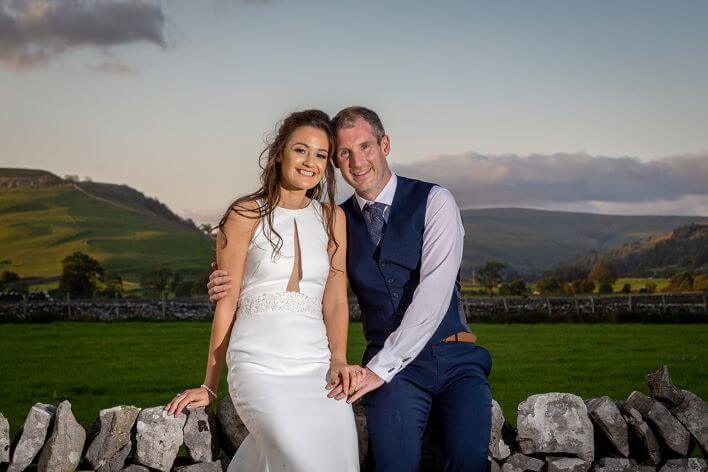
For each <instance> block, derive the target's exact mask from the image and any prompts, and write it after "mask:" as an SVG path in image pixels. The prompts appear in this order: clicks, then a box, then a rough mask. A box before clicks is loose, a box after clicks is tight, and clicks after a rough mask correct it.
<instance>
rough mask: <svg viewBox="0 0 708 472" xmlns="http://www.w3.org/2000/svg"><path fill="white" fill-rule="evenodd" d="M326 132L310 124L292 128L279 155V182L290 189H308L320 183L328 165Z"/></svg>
mask: <svg viewBox="0 0 708 472" xmlns="http://www.w3.org/2000/svg"><path fill="white" fill-rule="evenodd" d="M328 156H329V139H328V137H327V133H325V132H324V131H322V130H321V129H317V128H314V127H312V126H300V127H299V128H297V129H296V130H295V131H293V133H292V135H291V136H290V139H288V142H287V143H286V144H285V148H284V149H283V155H282V156H281V157H280V170H281V176H282V177H281V179H282V181H281V184H282V185H283V187H285V188H287V189H292V190H309V189H311V188H313V187H315V186H316V185H317V184H319V183H320V181H321V180H322V178H323V177H324V174H325V170H326V169H327V159H328Z"/></svg>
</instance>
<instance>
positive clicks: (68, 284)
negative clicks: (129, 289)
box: [59, 251, 103, 298]
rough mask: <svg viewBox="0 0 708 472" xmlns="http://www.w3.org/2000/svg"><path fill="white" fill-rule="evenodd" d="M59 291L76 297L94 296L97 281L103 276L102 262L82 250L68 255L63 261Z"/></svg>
mask: <svg viewBox="0 0 708 472" xmlns="http://www.w3.org/2000/svg"><path fill="white" fill-rule="evenodd" d="M61 266H62V269H61V278H60V279H59V291H60V293H62V294H67V293H68V294H69V295H71V296H72V297H76V298H92V297H93V296H94V294H95V293H96V286H97V283H98V282H99V281H100V280H101V278H102V276H103V267H101V264H100V263H99V262H98V261H97V260H96V259H94V258H93V257H91V256H89V255H88V254H84V253H83V252H81V251H76V252H75V253H73V254H71V255H69V256H66V257H65V258H64V259H62V261H61Z"/></svg>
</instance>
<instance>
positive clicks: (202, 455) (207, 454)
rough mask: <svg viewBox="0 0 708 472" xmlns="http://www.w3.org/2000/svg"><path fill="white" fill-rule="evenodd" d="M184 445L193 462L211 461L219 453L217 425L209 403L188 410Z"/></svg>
mask: <svg viewBox="0 0 708 472" xmlns="http://www.w3.org/2000/svg"><path fill="white" fill-rule="evenodd" d="M184 445H185V447H186V449H187V453H188V454H189V457H190V458H191V459H192V460H193V461H194V462H212V461H214V460H215V459H216V457H217V456H218V455H219V435H218V427H217V426H216V416H215V415H214V413H213V412H212V411H211V406H210V405H206V406H203V407H200V408H195V409H193V410H189V411H188V413H187V421H186V423H185V424H184Z"/></svg>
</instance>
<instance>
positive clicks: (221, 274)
mask: <svg viewBox="0 0 708 472" xmlns="http://www.w3.org/2000/svg"><path fill="white" fill-rule="evenodd" d="M211 268H212V269H214V271H213V272H212V273H211V274H210V275H209V283H208V284H207V288H208V289H209V301H210V302H212V303H216V302H218V301H219V300H221V299H222V298H224V297H225V296H226V292H227V291H228V290H229V289H230V288H231V285H230V284H229V282H231V277H229V274H228V272H226V271H225V270H219V267H218V266H217V265H216V262H212V263H211Z"/></svg>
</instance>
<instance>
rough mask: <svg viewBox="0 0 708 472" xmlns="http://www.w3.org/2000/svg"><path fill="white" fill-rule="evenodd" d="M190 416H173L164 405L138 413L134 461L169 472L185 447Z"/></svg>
mask: <svg viewBox="0 0 708 472" xmlns="http://www.w3.org/2000/svg"><path fill="white" fill-rule="evenodd" d="M186 421H187V415H185V414H184V413H180V414H179V415H177V416H176V417H175V416H172V415H171V414H169V413H168V412H167V410H165V408H164V406H156V407H152V408H146V409H144V410H142V411H141V412H140V413H139V414H138V419H137V433H136V435H135V455H134V459H133V460H134V462H135V463H137V464H140V465H144V466H147V467H151V468H153V469H158V470H161V471H163V472H169V470H170V469H172V465H173V464H174V462H175V459H176V458H177V453H178V452H179V447H180V446H181V445H182V441H183V433H182V428H183V427H184V423H185V422H186Z"/></svg>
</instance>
